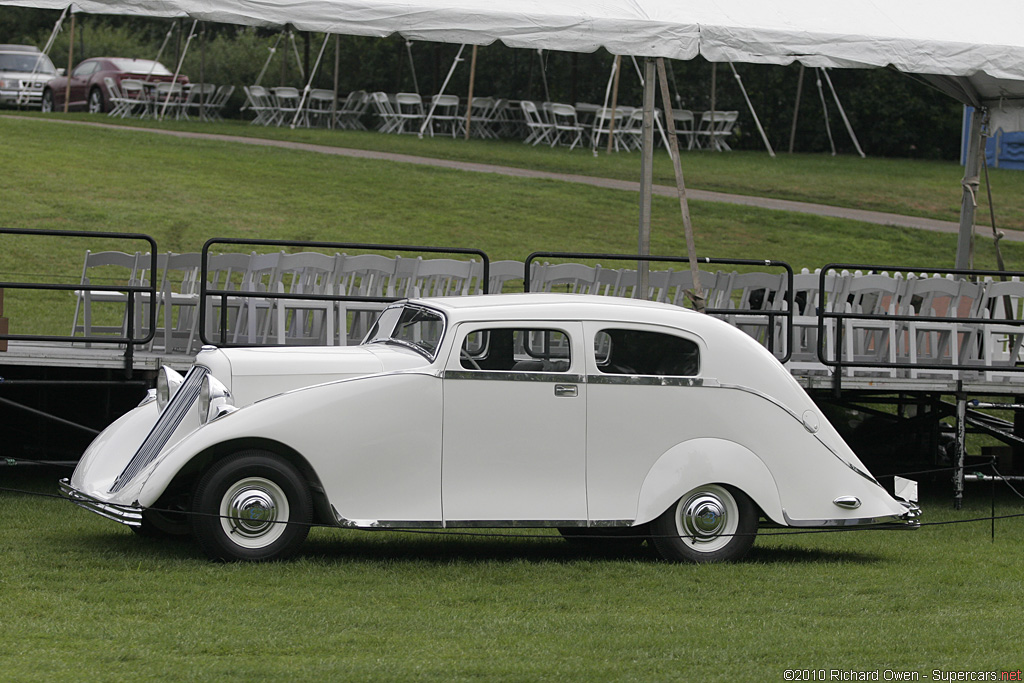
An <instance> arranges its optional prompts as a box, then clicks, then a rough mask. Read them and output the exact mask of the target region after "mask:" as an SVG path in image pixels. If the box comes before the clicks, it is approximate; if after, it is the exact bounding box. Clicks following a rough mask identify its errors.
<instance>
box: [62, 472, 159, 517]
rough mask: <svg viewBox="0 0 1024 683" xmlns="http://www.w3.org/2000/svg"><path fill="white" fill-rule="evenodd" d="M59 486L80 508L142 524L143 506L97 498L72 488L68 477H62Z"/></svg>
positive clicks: (101, 515)
mask: <svg viewBox="0 0 1024 683" xmlns="http://www.w3.org/2000/svg"><path fill="white" fill-rule="evenodd" d="M59 486H60V491H61V493H63V494H64V495H65V496H67V498H68V500H70V501H71V502H72V503H74V504H75V505H77V506H78V507H80V508H83V509H85V510H88V511H89V512H93V513H95V514H97V515H99V516H100V517H105V518H107V519H110V520H113V521H115V522H119V523H121V524H125V525H127V526H142V508H137V507H134V506H130V505H115V504H112V503H105V502H103V501H101V500H97V499H96V498H93V497H92V496H89V495H87V494H85V493H82V492H81V491H79V490H77V489H75V488H72V486H71V482H69V481H68V480H67V479H61V480H60V483H59Z"/></svg>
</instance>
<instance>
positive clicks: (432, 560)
mask: <svg viewBox="0 0 1024 683" xmlns="http://www.w3.org/2000/svg"><path fill="white" fill-rule="evenodd" d="M72 546H73V548H72ZM67 549H68V550H74V551H75V552H94V553H96V554H97V555H104V554H106V555H116V556H118V557H120V558H125V557H128V558H131V559H132V561H135V560H138V561H145V560H146V558H150V559H151V560H152V561H154V562H165V561H169V562H179V561H191V560H199V561H205V559H206V558H205V556H204V555H203V553H202V551H201V550H200V549H199V546H198V544H196V543H195V542H194V541H193V540H192V539H191V538H189V537H180V538H147V537H144V536H139V535H137V534H135V533H132V532H130V531H127V530H125V531H109V532H103V531H95V532H92V531H90V532H85V533H82V534H80V535H78V536H76V538H75V540H74V541H73V543H71V542H69V546H68V548H67ZM289 561H292V562H313V563H317V564H338V565H342V564H352V563H363V562H366V563H381V562H384V563H410V564H411V563H418V564H424V563H426V564H444V565H453V564H467V565H469V564H478V563H493V562H509V563H523V562H526V563H536V564H542V563H543V564H550V563H564V564H572V563H578V562H639V563H651V564H659V563H664V562H665V561H664V560H663V559H662V558H661V556H660V555H659V554H658V553H657V551H656V550H655V548H654V547H653V546H652V545H651V543H650V542H649V541H648V542H646V543H640V542H632V543H630V542H624V541H622V540H618V539H616V540H615V541H602V540H599V539H587V540H574V541H571V542H570V541H566V540H565V539H563V538H561V537H559V536H556V535H538V536H537V537H536V538H521V537H518V538H517V537H514V536H509V537H500V536H499V537H486V536H484V537H473V536H469V537H466V536H456V535H444V534H438V535H427V536H418V535H415V534H408V533H399V532H384V531H370V532H360V531H341V532H337V533H334V532H332V531H331V530H328V531H326V532H324V531H321V532H318V533H317V534H316V535H315V536H314V537H313V538H310V539H308V540H307V541H306V542H305V543H304V544H303V545H302V547H301V549H300V550H299V552H298V553H297V554H296V556H295V557H294V558H293V559H292V560H285V562H289ZM880 561H883V558H882V557H880V556H878V555H873V554H870V553H864V552H851V551H845V550H823V549H817V548H800V547H796V546H784V547H758V546H757V545H755V546H754V547H753V548H751V550H750V552H749V553H748V554H747V556H746V558H745V559H744V560H743V563H745V564H746V563H753V564H813V563H830V564H849V563H855V564H869V563H874V562H880Z"/></svg>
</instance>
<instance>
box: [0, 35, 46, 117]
mask: <svg viewBox="0 0 1024 683" xmlns="http://www.w3.org/2000/svg"><path fill="white" fill-rule="evenodd" d="M56 75H57V69H56V68H55V67H54V66H53V62H51V61H50V58H49V57H47V56H46V55H44V54H43V53H42V52H40V51H39V48H37V47H34V46H32V45H0V105H6V106H19V107H35V108H38V107H39V106H40V103H41V102H42V99H43V86H44V85H46V82H47V81H49V80H50V79H51V78H53V77H54V76H56Z"/></svg>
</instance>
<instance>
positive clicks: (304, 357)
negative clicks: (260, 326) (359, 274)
mask: <svg viewBox="0 0 1024 683" xmlns="http://www.w3.org/2000/svg"><path fill="white" fill-rule="evenodd" d="M196 365H202V366H204V367H206V368H208V369H209V370H210V371H211V372H212V373H213V375H214V376H215V377H216V378H217V379H218V380H220V381H221V382H222V383H223V384H224V385H225V386H226V387H227V388H228V390H229V391H231V393H232V394H233V395H234V397H235V402H236V403H235V404H236V405H245V404H248V403H251V402H253V401H257V400H259V399H261V398H266V397H268V396H273V395H275V394H279V393H283V392H285V391H291V390H293V389H299V388H302V387H307V386H312V385H314V384H323V383H324V382H333V381H336V380H339V379H346V378H348V377H360V376H364V375H373V374H379V373H382V372H393V371H396V370H409V369H413V368H417V367H426V366H427V365H429V362H428V361H427V359H426V358H424V357H423V356H422V355H420V354H419V353H416V352H415V351H413V350H412V349H407V348H402V347H399V346H393V345H383V344H375V345H373V346H339V347H329V346H312V347H290V348H289V347H275V348H233V349H204V350H203V351H201V352H200V353H199V355H198V356H196Z"/></svg>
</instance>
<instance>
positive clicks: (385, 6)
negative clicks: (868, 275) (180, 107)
mask: <svg viewBox="0 0 1024 683" xmlns="http://www.w3.org/2000/svg"><path fill="white" fill-rule="evenodd" d="M0 4H8V5H21V6H28V7H41V8H50V9H63V8H64V7H66V6H67V1H66V0H0ZM74 7H75V8H76V9H77V10H80V11H83V12H87V13H95V14H126V15H140V16H163V17H180V16H189V17H192V18H196V19H200V20H203V21H214V22H223V23H231V24H241V25H256V26H283V25H291V26H294V27H295V28H297V29H299V30H304V31H319V32H327V33H340V34H345V35H363V36H378V37H384V36H388V35H391V34H393V33H400V34H402V35H403V36H405V37H406V38H408V39H411V40H425V41H436V42H445V43H469V44H477V45H487V44H490V43H493V42H495V41H501V42H502V43H505V44H506V45H508V46H510V47H518V48H534V49H547V50H563V51H568V52H591V51H593V50H596V49H598V48H600V47H603V48H606V49H607V50H608V51H610V52H612V53H613V54H621V55H635V56H645V57H667V58H672V59H692V58H694V57H696V56H697V55H701V56H703V57H705V58H706V59H708V60H710V61H715V62H725V61H732V62H750V63H757V64H789V63H792V62H794V61H800V62H802V63H804V64H806V65H808V66H834V67H868V66H875V67H879V66H893V67H895V68H896V69H899V70H900V71H905V72H909V73H917V74H933V75H940V76H945V77H961V83H963V79H967V80H968V81H969V83H970V84H969V85H968V86H967V88H966V89H967V94H966V95H960V99H966V100H970V99H976V97H975V95H974V93H975V92H978V93H980V94H981V96H982V99H989V100H990V99H998V98H1000V97H1015V98H1016V97H1024V12H1022V11H1021V7H1020V0H988V1H987V2H986V3H984V5H981V6H979V7H969V6H968V5H966V4H965V3H963V2H962V1H961V0H844V2H834V1H828V0H699V1H694V0H508V1H507V2H495V0H77V1H76V2H75V3H74ZM960 90H963V88H960Z"/></svg>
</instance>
